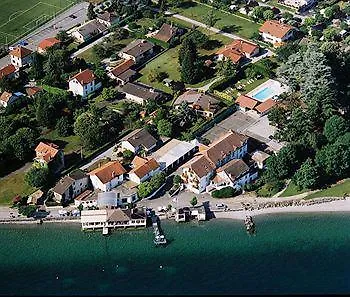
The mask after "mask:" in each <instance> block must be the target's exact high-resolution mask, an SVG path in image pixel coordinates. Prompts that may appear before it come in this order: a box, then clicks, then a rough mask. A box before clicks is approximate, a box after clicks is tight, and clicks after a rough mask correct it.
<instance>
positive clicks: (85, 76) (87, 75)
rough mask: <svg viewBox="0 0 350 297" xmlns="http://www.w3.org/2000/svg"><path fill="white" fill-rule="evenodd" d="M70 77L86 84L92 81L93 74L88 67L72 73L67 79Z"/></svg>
mask: <svg viewBox="0 0 350 297" xmlns="http://www.w3.org/2000/svg"><path fill="white" fill-rule="evenodd" d="M72 79H76V80H77V81H78V82H79V83H80V84H82V85H87V84H89V83H91V82H92V81H94V79H95V74H94V73H93V72H92V71H91V70H90V69H85V70H84V71H81V72H79V73H78V74H76V75H74V76H73V77H72V78H71V79H70V80H69V81H71V80H72Z"/></svg>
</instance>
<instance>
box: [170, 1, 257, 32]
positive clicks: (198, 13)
mask: <svg viewBox="0 0 350 297" xmlns="http://www.w3.org/2000/svg"><path fill="white" fill-rule="evenodd" d="M210 10H211V8H209V7H207V6H205V5H202V4H198V3H194V2H192V4H191V5H189V7H186V8H178V9H177V12H178V13H179V14H181V15H183V16H186V17H188V18H191V19H194V20H196V21H199V22H202V23H203V22H204V20H203V19H204V16H205V15H207V14H208V13H209V11H210ZM215 15H216V17H217V18H219V20H218V21H217V22H216V24H215V25H214V27H215V28H218V29H220V30H222V29H224V28H226V29H225V31H227V32H229V33H232V34H237V35H239V36H241V37H244V38H251V36H252V34H253V33H255V32H258V29H259V27H260V24H257V23H254V22H253V21H249V20H246V19H244V18H241V17H238V16H236V15H233V14H231V13H224V12H222V11H220V10H217V9H216V10H215Z"/></svg>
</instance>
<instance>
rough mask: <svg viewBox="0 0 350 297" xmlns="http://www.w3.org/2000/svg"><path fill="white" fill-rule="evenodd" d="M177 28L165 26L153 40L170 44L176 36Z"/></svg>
mask: <svg viewBox="0 0 350 297" xmlns="http://www.w3.org/2000/svg"><path fill="white" fill-rule="evenodd" d="M176 31H177V27H175V26H172V25H169V24H165V23H164V24H163V25H162V26H161V27H160V29H159V31H158V32H157V34H156V35H154V36H153V38H155V39H158V40H161V41H164V42H169V40H170V39H171V38H173V37H174V36H175V35H176Z"/></svg>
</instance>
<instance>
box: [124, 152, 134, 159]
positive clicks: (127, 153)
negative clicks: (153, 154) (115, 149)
mask: <svg viewBox="0 0 350 297" xmlns="http://www.w3.org/2000/svg"><path fill="white" fill-rule="evenodd" d="M133 156H134V153H133V152H132V151H130V150H124V151H123V158H124V159H126V160H129V161H130V160H131V158H132V157H133Z"/></svg>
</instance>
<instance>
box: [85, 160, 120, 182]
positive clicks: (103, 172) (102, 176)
mask: <svg viewBox="0 0 350 297" xmlns="http://www.w3.org/2000/svg"><path fill="white" fill-rule="evenodd" d="M125 172H126V170H125V168H124V167H123V165H122V164H120V163H119V162H118V161H111V162H107V163H106V164H104V165H102V166H101V167H99V168H96V169H95V170H92V171H91V172H89V173H88V175H96V176H97V177H98V179H99V180H100V181H101V182H102V183H103V184H106V183H108V182H110V181H111V180H112V179H114V178H116V177H117V176H120V175H122V174H124V173H125Z"/></svg>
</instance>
